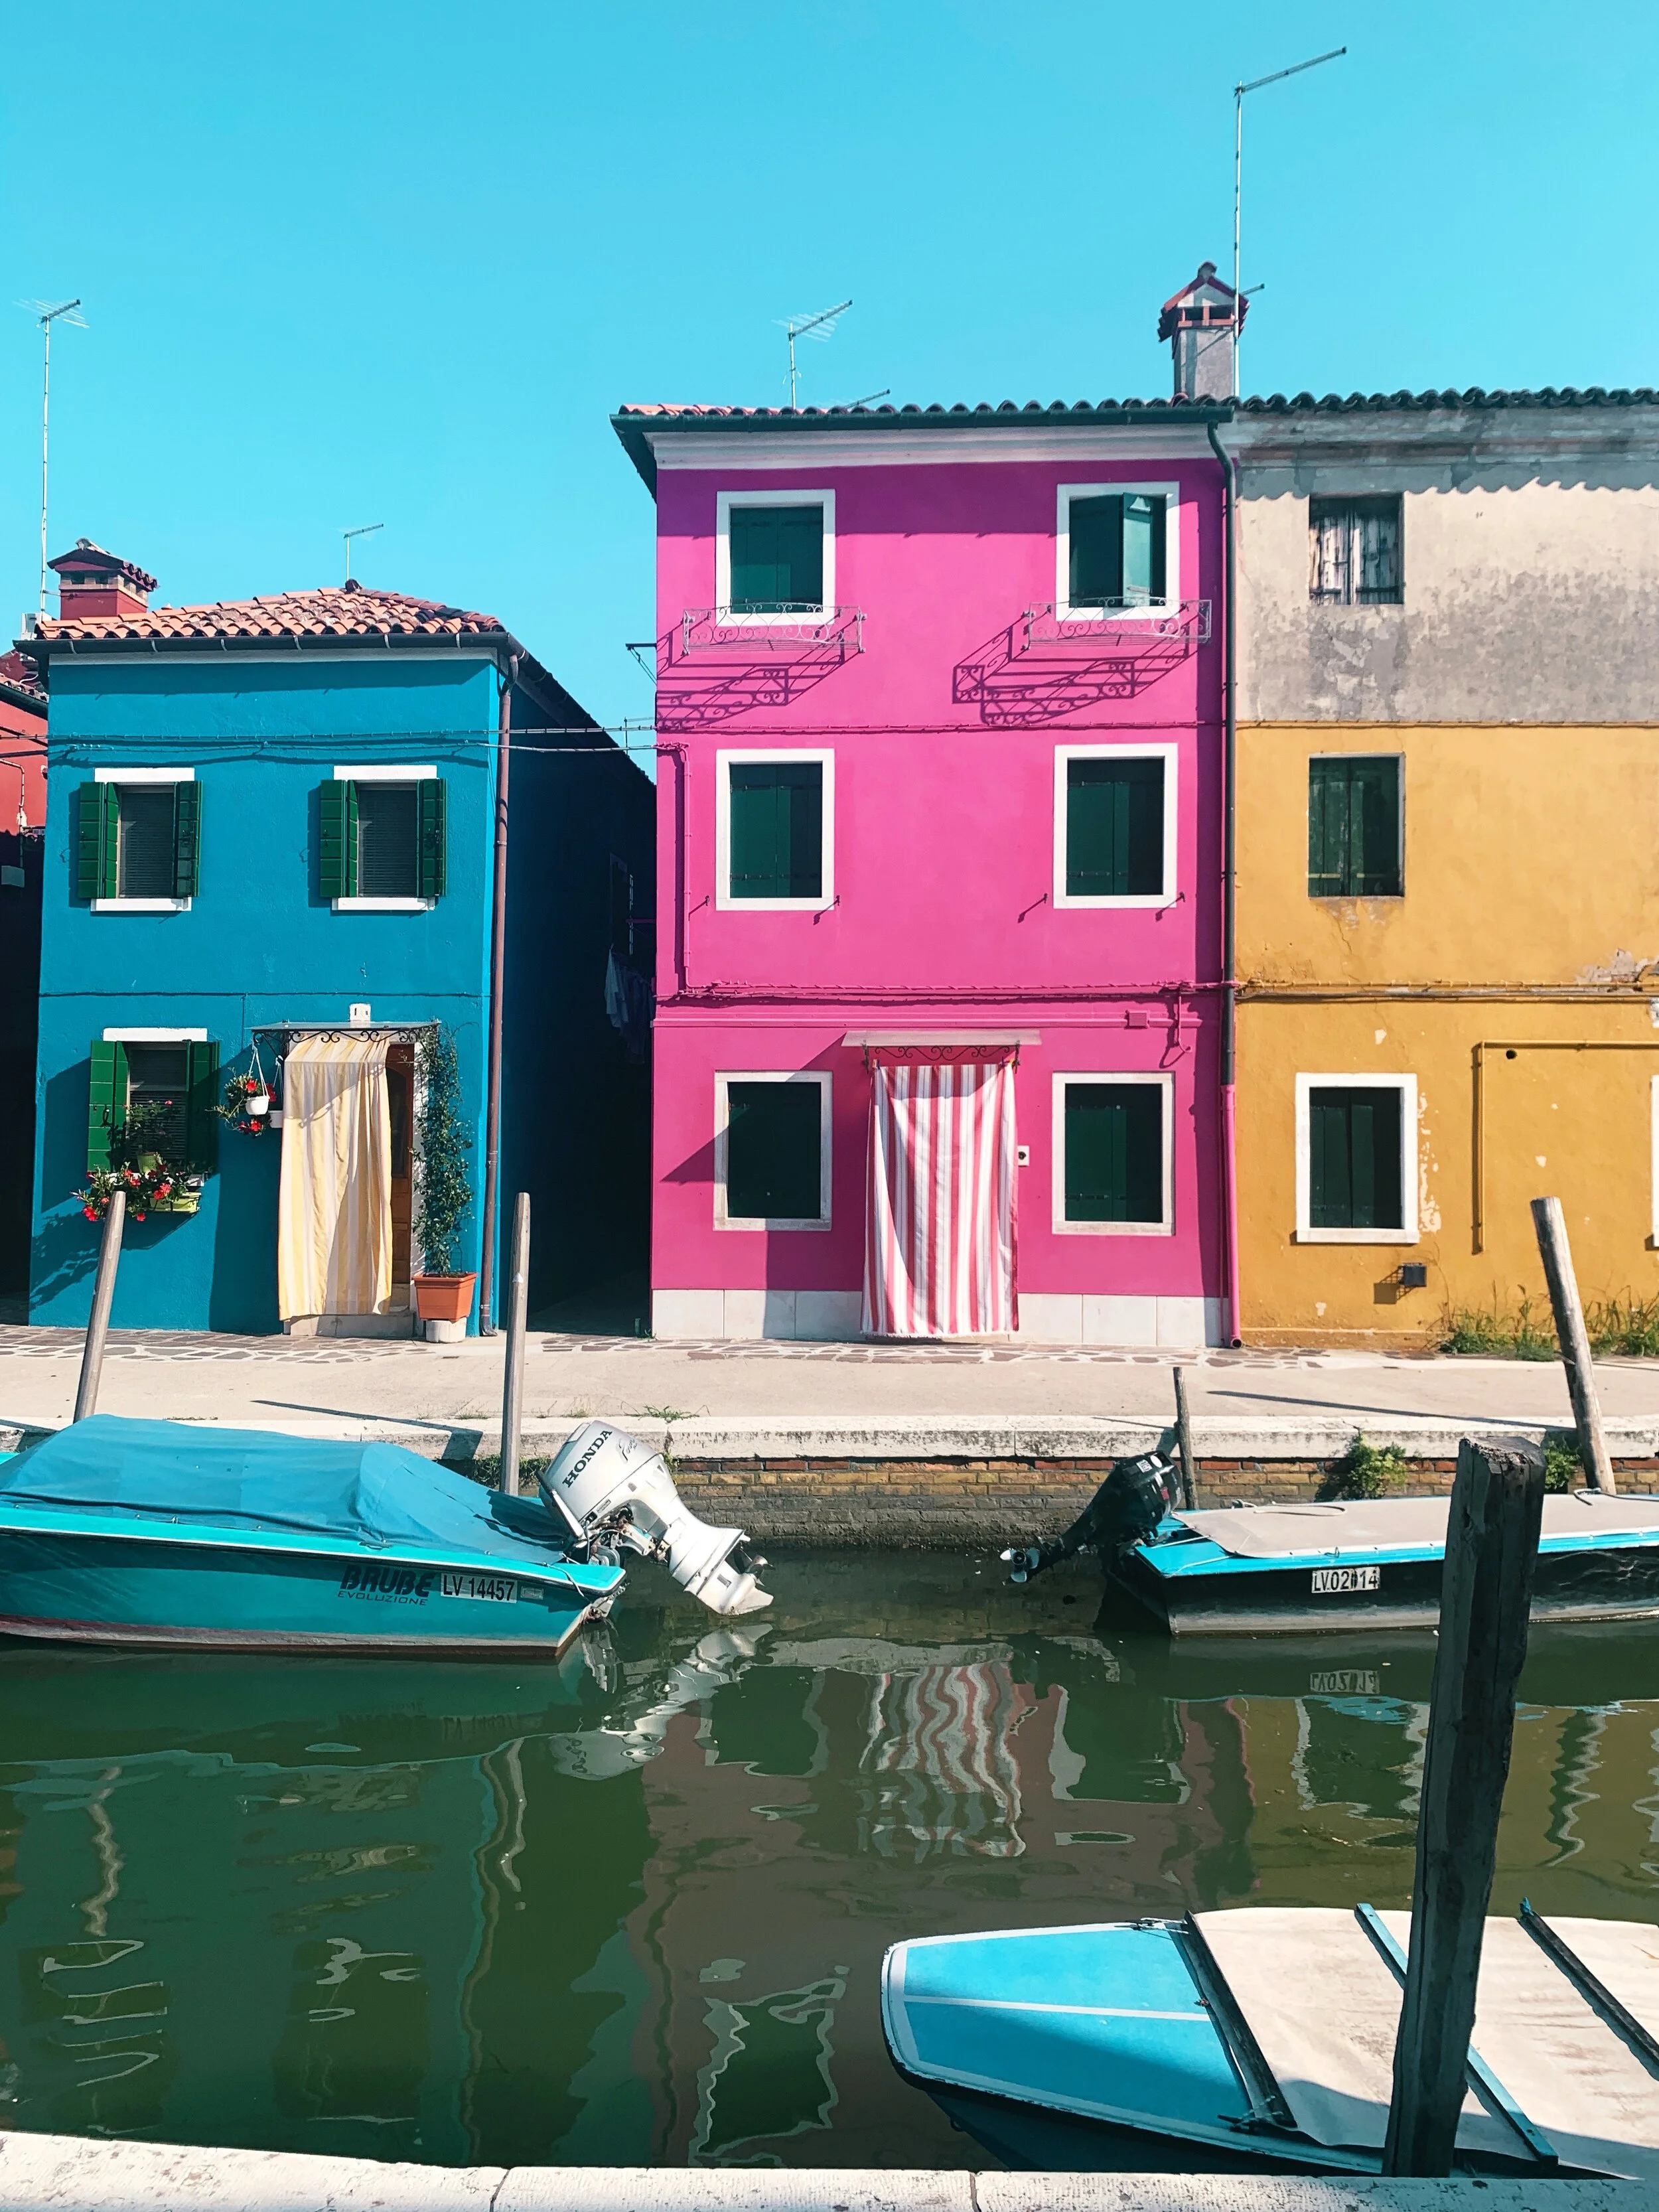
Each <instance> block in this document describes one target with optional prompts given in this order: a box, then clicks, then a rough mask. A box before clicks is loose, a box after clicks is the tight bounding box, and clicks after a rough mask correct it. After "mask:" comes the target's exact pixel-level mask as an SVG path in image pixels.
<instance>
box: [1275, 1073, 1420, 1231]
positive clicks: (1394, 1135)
mask: <svg viewBox="0 0 1659 2212" xmlns="http://www.w3.org/2000/svg"><path fill="white" fill-rule="evenodd" d="M1296 1117H1297V1176H1296V1182H1297V1206H1296V1211H1297V1232H1296V1233H1297V1241H1298V1242H1299V1243H1316V1244H1317V1243H1326V1244H1414V1243H1416V1242H1417V1188H1416V1186H1417V1079H1416V1077H1415V1076H1412V1075H1298V1076H1297V1079H1296Z"/></svg>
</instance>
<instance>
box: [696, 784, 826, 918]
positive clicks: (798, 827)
mask: <svg viewBox="0 0 1659 2212" xmlns="http://www.w3.org/2000/svg"><path fill="white" fill-rule="evenodd" d="M715 773H716V775H718V777H719V779H720V781H719V788H718V793H717V797H716V820H715V844H716V857H715V866H716V869H717V872H718V884H717V894H716V904H717V905H720V906H723V907H726V906H747V907H757V908H778V907H801V908H823V907H827V906H831V905H833V904H834V902H835V893H834V888H833V884H832V881H831V878H832V874H833V837H832V830H833V811H834V795H835V756H834V754H833V753H828V752H729V753H721V754H720V755H719V756H718V757H717V760H716V764H715Z"/></svg>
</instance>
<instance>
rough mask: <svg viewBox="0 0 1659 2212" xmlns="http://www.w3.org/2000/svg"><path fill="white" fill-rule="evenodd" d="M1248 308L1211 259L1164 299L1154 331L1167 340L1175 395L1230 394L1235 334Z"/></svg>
mask: <svg viewBox="0 0 1659 2212" xmlns="http://www.w3.org/2000/svg"><path fill="white" fill-rule="evenodd" d="M1235 307H1237V315H1235V313H1234V309H1235ZM1249 310H1250V303H1249V301H1248V300H1237V299H1235V297H1234V294H1233V288H1232V286H1231V284H1224V283H1222V281H1221V279H1220V278H1219V277H1218V276H1217V275H1216V273H1215V264H1214V262H1213V261H1201V262H1200V264H1199V268H1198V274H1197V276H1194V279H1193V281H1192V283H1190V284H1188V285H1185V286H1183V287H1182V289H1181V290H1180V291H1179V292H1177V293H1176V295H1175V297H1174V298H1173V299H1172V300H1166V301H1164V312H1163V313H1162V314H1161V315H1160V316H1159V317H1158V337H1160V338H1168V339H1169V341H1170V358H1171V360H1172V361H1173V362H1174V365H1175V396H1176V398H1177V399H1230V398H1231V397H1232V390H1233V337H1234V333H1235V332H1236V331H1237V330H1238V329H1239V328H1241V327H1242V325H1243V321H1244V318H1245V316H1246V315H1247V314H1248V313H1249Z"/></svg>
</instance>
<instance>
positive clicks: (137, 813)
mask: <svg viewBox="0 0 1659 2212" xmlns="http://www.w3.org/2000/svg"><path fill="white" fill-rule="evenodd" d="M201 820H202V791H201V786H200V785H199V784H198V783H197V782H196V781H195V780H194V778H193V777H192V776H180V777H178V778H177V779H174V778H173V777H172V776H168V777H167V778H166V779H165V780H161V779H154V778H152V779H150V780H148V781H143V782H139V783H117V782H101V783H88V784H83V785H82V787H81V789H80V791H79V792H78V793H77V794H76V854H75V874H76V896H77V897H80V898H82V899H86V900H88V901H90V900H94V899H96V900H106V899H166V900H168V901H172V900H175V899H176V900H179V901H183V900H185V899H191V898H194V897H195V896H196V890H197V877H198V873H199V863H200V849H201Z"/></svg>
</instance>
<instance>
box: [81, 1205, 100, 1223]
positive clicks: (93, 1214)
mask: <svg viewBox="0 0 1659 2212" xmlns="http://www.w3.org/2000/svg"><path fill="white" fill-rule="evenodd" d="M81 1211H82V1213H84V1214H85V1215H86V1217H87V1219H88V1221H96V1220H97V1218H98V1209H97V1207H96V1206H82V1208H81Z"/></svg>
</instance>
